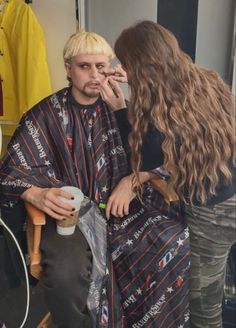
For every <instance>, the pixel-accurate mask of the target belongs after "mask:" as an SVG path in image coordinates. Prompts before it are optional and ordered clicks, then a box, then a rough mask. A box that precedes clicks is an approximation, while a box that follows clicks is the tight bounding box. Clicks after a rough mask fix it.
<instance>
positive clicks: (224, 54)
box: [196, 0, 235, 80]
mask: <svg viewBox="0 0 236 328" xmlns="http://www.w3.org/2000/svg"><path fill="white" fill-rule="evenodd" d="M234 1H235V0H199V2H198V23H197V41H196V63H198V64H199V65H202V66H205V67H208V68H211V69H214V70H216V71H218V72H219V73H220V74H221V76H222V77H223V78H224V79H226V80H227V79H228V76H229V64H230V55H231V44H232V31H233V14H234V10H233V8H234Z"/></svg>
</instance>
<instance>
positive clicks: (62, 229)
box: [57, 186, 84, 236]
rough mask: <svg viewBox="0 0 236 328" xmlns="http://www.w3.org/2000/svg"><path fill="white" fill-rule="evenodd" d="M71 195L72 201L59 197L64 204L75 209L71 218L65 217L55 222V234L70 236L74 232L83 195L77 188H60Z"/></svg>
mask: <svg viewBox="0 0 236 328" xmlns="http://www.w3.org/2000/svg"><path fill="white" fill-rule="evenodd" d="M61 189H62V190H65V191H67V192H69V193H70V194H72V195H73V197H74V199H67V198H65V197H60V200H62V201H63V202H64V203H68V204H70V205H72V206H73V207H74V209H75V211H74V212H73V216H71V217H65V219H63V220H57V233H58V234H60V235H62V236H68V235H72V234H73V233H74V231H75V227H76V224H77V221H78V217H79V210H80V206H81V203H82V201H83V199H84V194H83V193H82V191H81V190H80V189H79V188H76V187H72V186H65V187H62V188H61Z"/></svg>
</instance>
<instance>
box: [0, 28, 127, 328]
mask: <svg viewBox="0 0 236 328" xmlns="http://www.w3.org/2000/svg"><path fill="white" fill-rule="evenodd" d="M63 56H64V63H65V69H66V72H67V79H68V80H69V81H70V86H69V87H66V88H64V89H62V90H60V91H58V92H56V93H54V94H52V95H51V96H49V97H47V98H45V99H43V100H42V101H40V102H39V103H38V104H37V105H35V106H34V107H33V108H32V109H31V110H29V111H28V112H27V113H25V115H24V117H23V118H22V120H21V122H20V125H19V127H18V128H17V130H16V132H15V134H14V136H13V138H12V140H11V142H10V143H9V145H8V149H7V152H6V155H5V157H4V158H3V161H2V165H1V177H0V187H1V204H3V205H4V206H5V207H8V208H10V207H12V206H13V208H14V207H15V206H16V205H17V203H19V202H20V201H22V200H24V201H28V202H29V203H31V204H33V205H34V206H36V207H37V208H39V209H41V210H43V211H44V212H45V213H46V214H47V224H46V226H45V228H44V229H43V235H42V242H41V248H42V257H43V260H42V265H43V270H44V275H43V278H42V283H43V287H44V290H45V294H46V300H47V302H48V306H49V310H50V312H51V313H52V316H53V319H54V322H55V324H57V325H58V327H67V328H72V327H73V328H75V327H80V328H86V327H91V326H92V323H91V319H90V316H89V313H88V309H87V306H86V300H87V296H88V290H89V285H90V282H91V277H90V276H91V268H92V256H91V251H90V248H89V245H88V243H87V241H86V239H85V238H84V236H83V235H82V233H81V231H80V230H79V229H78V228H76V230H75V233H74V234H73V235H72V236H70V237H61V236H59V235H58V234H57V233H56V229H55V226H56V220H62V219H63V218H65V217H70V215H72V214H73V210H74V209H73V207H72V206H71V205H68V204H66V203H62V202H61V201H60V200H59V196H63V197H66V198H68V199H70V198H71V197H72V195H71V194H70V193H67V192H65V191H63V190H61V189H60V187H62V186H65V185H71V186H76V187H78V188H80V189H81V190H82V192H83V193H84V194H85V195H86V196H88V197H89V198H90V199H91V200H93V201H94V202H95V203H100V202H102V203H104V202H106V199H107V198H108V196H109V194H110V192H111V190H112V188H114V186H115V185H116V184H117V182H118V181H119V180H120V178H121V177H122V176H124V175H125V174H126V168H127V165H126V163H127V162H126V155H125V152H124V149H123V147H122V142H121V139H120V134H119V130H118V127H117V124H116V119H115V116H114V114H113V113H112V111H111V109H110V108H109V107H108V106H107V104H106V102H105V101H104V100H103V99H107V100H109V105H110V106H111V107H113V109H118V108H122V107H125V100H124V96H123V93H122V92H121V89H120V88H119V87H118V84H117V83H116V82H114V80H113V82H112V81H109V80H111V77H107V75H108V74H110V75H111V74H112V73H114V69H111V68H109V65H110V61H111V59H112V58H113V57H114V53H113V50H112V48H111V47H110V46H109V44H108V43H107V42H106V41H105V39H104V38H102V37H101V36H99V35H98V34H96V33H91V32H79V33H76V34H73V35H72V36H71V37H70V38H69V40H68V41H67V42H66V45H65V47H64V51H63ZM108 83H113V84H114V88H116V95H115V94H114V92H113V91H112V89H111V88H110V87H109V85H108ZM101 94H102V95H103V99H102V97H101ZM118 150H119V151H118Z"/></svg>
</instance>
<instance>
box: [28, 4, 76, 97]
mask: <svg viewBox="0 0 236 328" xmlns="http://www.w3.org/2000/svg"><path fill="white" fill-rule="evenodd" d="M31 7H32V9H33V11H34V13H35V15H36V16H37V18H38V21H39V22H40V24H41V26H42V28H43V30H44V34H45V38H46V48H47V58H48V65H49V72H50V76H51V81H52V87H53V91H57V90H59V89H61V88H63V87H65V86H67V81H66V75H65V69H64V64H63V60H62V50H63V47H64V44H65V42H66V40H67V39H68V37H69V36H70V35H71V34H72V33H74V32H75V31H76V17H75V0H33V2H32V5H31Z"/></svg>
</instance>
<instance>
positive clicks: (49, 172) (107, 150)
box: [0, 88, 189, 328]
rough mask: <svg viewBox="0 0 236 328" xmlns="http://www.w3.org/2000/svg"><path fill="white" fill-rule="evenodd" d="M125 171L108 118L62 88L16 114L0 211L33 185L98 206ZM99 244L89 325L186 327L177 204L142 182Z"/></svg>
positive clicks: (183, 247) (1, 180) (183, 239)
mask: <svg viewBox="0 0 236 328" xmlns="http://www.w3.org/2000/svg"><path fill="white" fill-rule="evenodd" d="M128 172H129V167H128V164H127V159H126V154H125V151H124V148H123V145H122V141H121V138H120V134H119V131H118V126H117V122H116V118H115V116H114V114H113V113H112V112H111V111H110V110H109V108H108V107H107V106H106V104H105V103H104V102H103V101H102V100H101V98H99V99H98V100H97V102H96V103H95V104H93V105H92V106H82V105H79V104H77V103H76V102H75V100H74V99H73V97H72V96H71V92H70V89H69V88H65V89H63V90H61V91H59V92H57V93H55V94H53V95H52V96H50V97H47V98H45V99H44V100H42V101H41V102H40V103H39V104H38V105H36V106H35V107H34V108H33V109H32V110H30V111H28V112H27V113H26V114H25V115H24V116H23V118H22V120H21V122H20V125H19V127H18V128H17V130H16V132H15V134H14V136H13V138H12V140H11V142H10V145H9V147H8V150H7V153H6V155H5V156H4V158H3V160H2V165H1V172H0V188H1V193H0V200H1V206H2V207H4V206H5V207H7V208H14V206H15V205H16V204H17V202H18V199H19V196H20V194H21V193H22V192H24V191H25V190H26V189H27V188H30V187H31V186H33V185H36V186H39V187H61V186H63V185H73V186H77V187H79V188H80V189H81V190H82V191H83V193H84V194H85V195H86V196H87V197H89V198H90V199H91V200H93V201H95V203H98V202H104V203H106V200H107V198H108V196H109V195H110V193H111V191H112V189H113V188H114V187H115V186H116V184H117V183H118V181H119V180H120V179H121V178H122V177H123V176H125V175H127V174H128ZM107 242H108V267H109V272H110V274H109V276H108V279H107V285H106V286H105V287H107V288H105V289H106V293H103V292H102V291H101V307H100V309H101V312H100V313H99V315H98V324H97V327H112V328H115V327H127V328H131V327H132V328H140V327H156V328H157V327H158V328H161V327H163V328H168V327H172V328H175V327H188V321H189V312H188V283H187V280H188V279H187V278H188V271H189V246H188V230H187V228H186V226H185V223H184V222H183V218H182V215H181V211H180V209H179V204H174V205H171V206H167V205H164V202H163V198H162V197H161V195H160V194H159V193H158V192H157V191H155V190H153V188H152V187H151V186H150V185H148V184H147V185H146V186H145V188H144V195H143V204H140V202H139V201H138V200H134V201H132V203H131V205H130V214H129V215H127V216H125V217H123V218H111V219H110V220H109V221H108V224H107ZM106 300H108V312H107V302H106ZM118 302H119V303H118ZM117 304H120V306H119V305H117Z"/></svg>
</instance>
